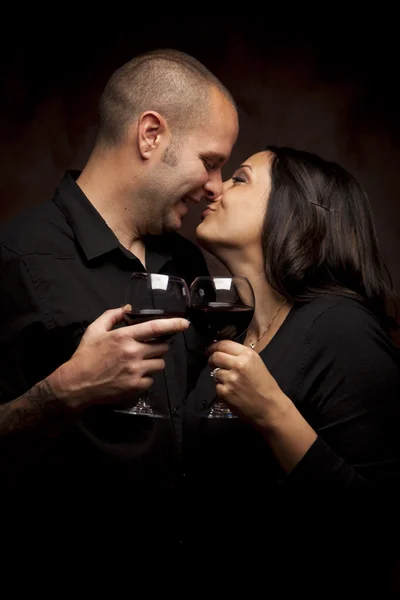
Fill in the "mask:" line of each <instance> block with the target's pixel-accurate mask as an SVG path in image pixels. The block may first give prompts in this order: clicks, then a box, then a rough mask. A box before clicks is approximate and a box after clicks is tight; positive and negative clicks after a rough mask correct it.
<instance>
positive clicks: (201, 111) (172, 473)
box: [0, 50, 238, 543]
mask: <svg viewBox="0 0 400 600" xmlns="http://www.w3.org/2000/svg"><path fill="white" fill-rule="evenodd" d="M237 133H238V119H237V112H236V108H235V105H234V102H233V100H232V98H231V96H230V94H229V92H228V91H227V90H226V89H225V88H224V86H223V85H222V84H221V83H220V82H219V81H218V80H217V79H216V78H215V77H214V76H213V75H212V74H211V73H210V72H209V71H208V70H207V69H206V68H205V67H204V66H203V65H201V64H200V63H198V61H196V60H195V59H194V58H192V57H189V56H186V55H184V54H182V53H179V52H176V51H171V50H165V51H164V50H160V51H155V52H151V53H148V54H145V55H143V56H140V57H137V58H135V59H133V60H132V61H130V62H128V63H127V64H126V65H124V66H122V67H121V68H120V69H119V70H117V71H116V72H115V73H114V74H113V75H112V77H111V78H110V80H109V82H108V83H107V85H106V87H105V90H104V92H103V94H102V97H101V99H100V105H99V125H98V134H97V138H96V142H95V145H94V148H93V151H92V154H91V156H90V158H89V160H88V163H87V164H86V166H85V168H84V169H83V171H82V172H81V173H78V174H77V173H67V174H66V175H65V177H64V179H63V180H62V182H61V184H60V186H59V187H58V189H57V190H56V192H55V194H54V197H53V200H52V201H51V202H48V203H45V204H43V205H41V206H39V207H37V208H35V209H34V210H31V211H29V212H28V213H27V214H25V215H21V216H19V217H17V218H16V219H14V220H13V221H12V222H11V223H9V224H8V225H6V226H5V227H4V228H3V231H2V232H1V234H0V254H1V256H0V259H1V263H0V265H1V270H0V287H1V290H2V294H1V297H0V315H1V317H0V318H1V325H0V364H1V365H2V371H1V381H0V400H1V402H2V403H7V402H10V401H11V400H12V399H14V398H16V397H18V396H19V395H20V394H23V393H24V392H25V391H26V390H28V389H29V388H30V387H32V386H33V385H35V384H36V383H37V382H38V381H41V380H43V379H45V378H46V377H47V376H48V375H49V374H50V373H51V372H52V371H54V370H55V369H57V367H59V365H61V364H62V363H64V362H65V361H67V360H68V359H69V358H70V357H71V355H72V354H73V352H74V350H75V349H76V347H77V345H78V343H79V341H80V339H81V336H82V334H83V332H84V331H85V329H86V328H87V326H88V325H89V324H90V323H92V322H93V321H94V320H95V319H96V318H97V317H98V316H99V315H100V314H101V313H102V312H104V310H107V309H109V308H114V307H115V306H120V305H121V304H122V302H123V301H124V294H125V290H126V287H127V285H128V282H129V278H130V275H131V273H132V272H133V271H144V270H147V271H149V272H159V273H168V274H172V275H178V276H181V277H183V278H184V279H185V280H186V281H187V283H188V284H190V283H191V281H192V280H193V279H194V277H196V276H198V275H202V274H206V273H207V269H206V265H205V261H204V258H203V256H202V254H201V253H200V251H199V250H198V249H197V248H196V247H195V246H194V245H193V244H191V243H190V242H189V241H188V240H185V239H184V238H182V237H181V236H179V235H178V234H177V233H176V231H177V230H178V229H179V227H180V226H181V222H182V219H183V218H184V216H185V215H186V213H187V211H188V206H189V205H190V203H197V202H200V201H202V200H210V199H213V198H215V197H217V196H218V195H219V194H220V193H221V191H222V180H221V167H222V165H223V164H224V163H225V161H226V160H227V159H228V157H229V155H230V152H231V149H232V146H233V145H234V143H235V141H236V137H237ZM204 360H205V357H204V348H201V349H200V350H199V349H198V347H197V346H196V339H195V337H194V334H193V333H192V332H191V331H190V332H188V333H185V334H178V335H176V336H174V338H173V339H172V340H171V342H170V350H169V352H168V353H167V354H166V357H165V361H166V368H165V371H164V373H163V376H160V377H158V378H157V377H155V383H154V386H152V388H150V390H149V393H150V397H151V392H152V390H153V389H155V390H156V391H157V395H158V396H161V397H162V398H163V399H164V402H165V405H166V407H167V408H168V410H169V412H170V414H171V415H172V419H171V420H168V419H165V420H164V419H151V418H148V417H141V416H136V415H126V414H123V413H119V412H116V411H115V410H113V409H112V407H110V406H108V405H104V404H102V402H101V400H97V399H96V398H100V397H101V394H99V396H96V397H94V398H93V404H92V406H91V407H90V408H87V409H85V410H84V411H82V413H81V414H80V416H79V418H78V419H76V420H74V421H73V422H72V423H70V422H68V423H67V424H66V426H65V427H64V428H62V427H59V428H58V435H57V436H54V437H53V439H52V440H51V444H50V445H48V446H47V449H46V452H43V453H41V454H40V458H38V459H37V460H36V461H32V460H27V462H26V465H25V468H22V471H21V470H18V477H17V478H14V479H16V480H17V481H16V482H15V481H13V482H12V485H11V483H10V484H9V493H8V497H9V498H10V502H11V503H12V499H13V498H14V499H15V498H16V497H17V498H25V497H31V496H32V494H31V491H32V489H35V492H36V493H35V499H37V500H38V502H37V504H38V506H43V502H42V501H41V499H43V498H44V497H51V498H52V504H51V506H54V505H56V506H60V505H62V506H64V507H65V506H66V505H68V506H69V507H76V506H77V505H76V504H75V500H74V499H75V498H76V497H77V495H79V497H80V498H82V497H83V498H85V502H84V505H85V506H95V507H96V508H95V513H93V514H91V515H90V516H91V517H92V519H94V522H97V521H96V519H97V518H100V516H101V521H102V524H103V527H105V528H106V529H107V530H108V531H111V530H112V531H113V530H114V528H115V519H116V516H115V515H116V514H117V513H118V511H119V512H121V514H126V513H127V512H129V514H130V515H133V517H132V518H131V519H130V520H129V523H130V525H131V526H132V527H133V523H134V531H135V539H136V540H137V541H138V543H139V540H142V542H144V541H145V540H149V539H151V537H152V533H151V532H155V533H154V535H156V536H157V539H164V540H167V539H168V542H169V541H171V542H173V541H176V542H180V541H182V539H183V538H184V531H183V529H182V527H183V524H182V519H181V515H180V514H179V507H178V506H177V500H176V498H177V490H179V491H182V489H183V490H184V489H185V484H184V481H185V479H184V472H183V469H182V431H183V427H182V407H183V404H184V400H185V398H186V395H187V390H188V389H189V388H190V387H191V386H192V385H193V383H194V380H195V377H196V375H197V373H198V371H199V369H200V368H201V367H202V364H203V362H204ZM97 403H99V404H102V405H97ZM38 427H39V424H38ZM27 428H28V429H29V416H27ZM45 429H46V426H45ZM8 435H9V437H10V439H11V436H12V431H11V430H9V431H8ZM15 435H17V436H18V439H19V440H21V442H20V443H21V444H23V433H22V424H21V423H19V426H18V429H17V430H16V431H15ZM181 497H182V496H181ZM68 500H69V503H68ZM160 506H162V507H163V509H162V510H160V509H159V507H160ZM141 515H144V517H146V518H143V519H142V518H138V516H141ZM79 516H82V515H81V514H80V515H79ZM147 517H148V518H147ZM175 517H176V519H178V520H176V519H175ZM46 519H47V516H46ZM88 520H89V515H88V514H86V515H85V523H86V526H87V524H88ZM53 543H54V540H53Z"/></svg>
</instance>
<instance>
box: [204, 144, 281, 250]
mask: <svg viewBox="0 0 400 600" xmlns="http://www.w3.org/2000/svg"><path fill="white" fill-rule="evenodd" d="M270 168H271V154H270V153H269V152H258V153H257V154H253V156H251V157H250V158H249V159H247V160H246V161H245V162H244V163H243V164H242V165H241V166H240V167H239V168H238V169H236V171H235V172H234V174H233V176H232V178H231V179H229V180H228V181H225V182H224V184H223V192H222V196H220V197H219V198H217V199H216V200H214V201H213V202H211V203H210V204H209V205H208V206H207V208H206V210H205V211H204V213H203V215H202V221H201V223H200V225H199V226H198V227H197V230H196V234H197V238H198V240H199V243H200V244H201V245H202V246H203V247H204V248H206V249H207V250H208V251H210V252H212V253H215V252H214V251H217V252H216V254H218V249H219V248H220V249H227V248H232V249H235V250H242V249H243V250H244V249H245V250H248V249H250V248H251V247H257V248H260V244H261V232H262V225H263V221H264V216H265V210H266V206H267V202H268V197H269V193H270V190H271V176H270Z"/></svg>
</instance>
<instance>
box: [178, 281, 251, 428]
mask: <svg viewBox="0 0 400 600" xmlns="http://www.w3.org/2000/svg"><path fill="white" fill-rule="evenodd" d="M189 291H190V309H189V318H190V321H191V323H192V325H193V327H194V328H195V329H196V330H197V331H198V332H199V333H200V334H201V335H205V336H206V337H207V338H208V340H209V341H210V343H211V342H213V341H217V340H237V339H238V338H240V337H241V336H242V335H243V334H244V333H245V332H246V331H247V329H248V327H249V325H250V323H251V321H252V319H253V316H254V308H255V297H254V291H253V288H252V286H251V283H250V281H249V280H248V279H247V278H246V277H212V276H211V277H197V278H196V279H195V280H194V281H193V283H192V284H191V286H190V290H189ZM214 373H215V371H213V372H212V373H211V375H212V376H214ZM235 416H236V415H234V414H233V413H232V411H231V410H230V409H229V408H228V406H227V405H226V404H225V403H224V402H221V401H217V402H215V403H214V404H213V406H212V408H211V411H210V412H209V414H208V418H210V419H216V418H218V419H224V418H225V419H232V418H233V417H235Z"/></svg>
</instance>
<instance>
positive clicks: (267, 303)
mask: <svg viewBox="0 0 400 600" xmlns="http://www.w3.org/2000/svg"><path fill="white" fill-rule="evenodd" d="M227 263H228V261H224V264H225V266H226V267H227V268H228V269H229V272H230V273H231V275H232V276H233V277H247V279H248V280H249V281H250V283H251V285H252V288H253V291H254V296H255V311H254V318H253V320H252V322H251V325H250V327H249V329H248V331H247V336H246V339H245V345H247V346H249V345H250V344H251V343H255V346H254V348H255V350H258V351H260V350H262V349H263V348H264V347H265V346H266V345H267V344H268V343H269V342H270V341H271V339H272V337H273V336H274V335H275V333H276V332H277V331H278V329H279V327H280V326H281V325H282V323H283V322H284V320H285V319H286V317H287V315H288V313H289V311H290V309H291V307H292V304H291V303H290V302H288V301H286V298H285V297H284V296H282V294H279V293H278V292H277V291H275V290H274V289H273V288H272V287H271V286H270V284H269V283H268V281H267V278H266V275H265V271H264V263H263V260H262V259H261V260H257V261H254V260H253V261H252V260H249V259H247V260H243V259H242V260H240V258H239V257H238V256H236V258H235V260H231V261H229V264H227Z"/></svg>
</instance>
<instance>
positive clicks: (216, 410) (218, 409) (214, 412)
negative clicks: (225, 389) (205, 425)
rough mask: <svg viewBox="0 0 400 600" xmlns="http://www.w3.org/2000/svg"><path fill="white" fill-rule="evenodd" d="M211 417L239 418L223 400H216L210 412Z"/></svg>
mask: <svg viewBox="0 0 400 600" xmlns="http://www.w3.org/2000/svg"><path fill="white" fill-rule="evenodd" d="M208 418H209V419H237V416H236V415H234V414H233V412H232V411H231V409H230V408H228V407H227V405H226V404H224V403H223V402H216V403H215V404H214V405H213V406H212V407H211V410H210V412H209V413H208Z"/></svg>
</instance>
